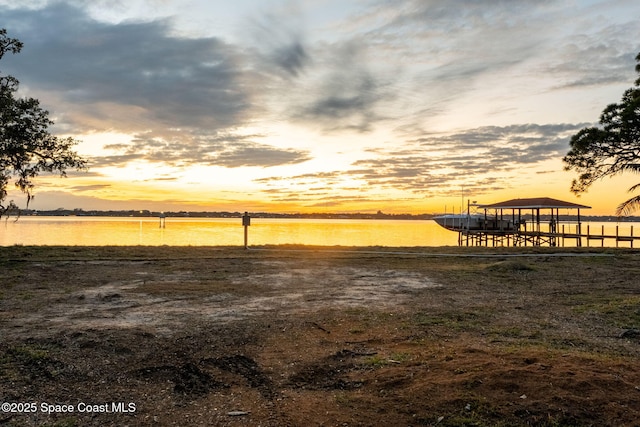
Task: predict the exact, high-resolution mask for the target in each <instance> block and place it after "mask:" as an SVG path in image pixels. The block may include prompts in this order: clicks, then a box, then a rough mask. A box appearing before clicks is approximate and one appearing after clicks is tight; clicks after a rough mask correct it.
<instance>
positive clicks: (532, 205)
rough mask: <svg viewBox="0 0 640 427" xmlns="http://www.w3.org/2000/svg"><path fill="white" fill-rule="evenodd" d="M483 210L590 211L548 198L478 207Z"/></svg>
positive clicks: (580, 206)
mask: <svg viewBox="0 0 640 427" xmlns="http://www.w3.org/2000/svg"><path fill="white" fill-rule="evenodd" d="M479 207H481V208H484V209H591V206H585V205H579V204H577V203H571V202H565V201H562V200H557V199H552V198H550V197H534V198H531V199H511V200H507V201H505V202H498V203H493V204H490V205H479Z"/></svg>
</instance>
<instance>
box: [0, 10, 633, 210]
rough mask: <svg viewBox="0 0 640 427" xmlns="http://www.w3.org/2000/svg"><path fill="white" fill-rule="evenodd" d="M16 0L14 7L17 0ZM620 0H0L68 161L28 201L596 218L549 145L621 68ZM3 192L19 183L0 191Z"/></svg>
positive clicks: (615, 85) (609, 188) (626, 57)
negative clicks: (483, 209)
mask: <svg viewBox="0 0 640 427" xmlns="http://www.w3.org/2000/svg"><path fill="white" fill-rule="evenodd" d="M16 3H19V5H16ZM639 18H640V1H637V0H574V1H567V0H557V1H554V0H546V1H541V0H501V1H498V0H299V1H293V0H291V1H280V0H278V1H276V0H233V1H222V0H126V1H124V0H122V1H118V0H67V1H47V0H34V1H30V0H21V1H20V2H16V1H15V0H0V28H6V29H7V32H8V35H9V36H10V37H15V38H18V39H20V40H21V41H22V42H23V43H24V49H23V50H22V52H21V53H19V54H18V55H7V56H5V57H4V58H3V59H2V61H1V62H0V71H1V72H2V74H11V75H13V76H15V77H17V78H18V79H19V80H20V95H22V96H31V97H35V98H38V99H39V100H40V101H41V104H42V105H43V106H44V107H45V108H46V109H47V110H49V111H50V113H51V117H52V118H53V120H54V121H55V122H56V125H55V127H54V128H53V129H52V131H53V132H54V133H56V134H57V135H60V136H72V137H74V138H76V139H78V140H79V141H81V142H80V144H79V145H78V146H77V149H78V151H79V152H80V153H81V154H82V155H84V156H85V157H87V158H88V159H89V163H90V168H89V170H88V171H86V172H72V173H70V174H69V176H68V177H67V178H65V179H61V178H58V177H52V176H44V177H41V178H40V179H39V180H38V182H37V188H36V193H35V194H36V198H35V199H34V201H33V202H32V204H31V205H30V207H32V208H34V209H55V208H61V207H64V208H68V209H71V208H82V209H85V210H89V209H149V210H164V211H169V210H171V211H179V210H211V211H213V210H230V211H245V210H247V211H270V212H327V211H331V212H358V211H359V212H371V211H373V212H375V211H377V210H382V211H383V212H386V213H393V212H396V213H399V212H410V213H434V212H441V211H443V210H444V209H445V207H446V209H447V210H448V211H451V210H452V209H453V208H455V209H456V210H458V209H459V207H460V205H461V198H462V194H463V193H464V195H465V197H468V198H469V199H471V200H475V201H478V202H483V203H493V202H498V201H502V200H506V199H510V198H515V197H542V196H548V197H555V198H558V199H562V200H567V201H574V202H577V203H581V204H585V205H589V206H592V207H593V209H592V210H591V211H589V212H588V213H589V214H613V213H614V211H615V207H616V205H617V204H618V203H619V202H621V201H622V200H625V199H627V198H628V197H629V195H628V193H627V191H626V190H627V188H628V187H630V186H631V185H633V184H636V183H637V182H639V181H640V177H638V176H637V175H636V176H633V175H630V176H623V177H619V178H616V179H606V180H604V181H602V182H600V183H598V184H597V185H595V186H593V187H592V188H591V189H590V190H589V192H588V193H586V194H584V195H583V196H582V197H580V198H576V197H575V196H574V195H573V194H571V193H570V192H569V187H570V184H571V180H572V179H573V178H574V177H575V173H571V172H565V171H563V164H562V157H563V156H564V155H565V154H566V153H567V151H568V150H569V139H570V137H571V135H573V134H575V133H576V132H577V131H578V130H579V129H581V128H582V127H585V126H590V125H593V124H595V123H596V122H597V121H598V118H599V115H600V113H601V111H602V110H603V108H604V107H605V106H606V105H607V104H610V103H613V102H618V101H619V100H620V97H621V95H622V93H623V92H624V90H625V89H627V88H629V87H631V86H632V85H633V81H634V80H635V79H636V78H637V75H636V73H635V71H634V66H635V60H634V58H635V56H636V54H637V53H638V52H640V43H639V42H640V25H638V19H639ZM11 198H13V199H14V200H15V201H16V202H17V203H18V204H19V205H21V206H24V204H25V203H26V201H25V197H24V196H23V195H21V194H20V193H17V192H13V193H12V194H11Z"/></svg>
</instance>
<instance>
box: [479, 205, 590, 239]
mask: <svg viewBox="0 0 640 427" xmlns="http://www.w3.org/2000/svg"><path fill="white" fill-rule="evenodd" d="M476 206H477V207H478V208H480V209H483V210H484V213H485V217H488V216H489V211H494V215H495V217H496V218H499V219H501V220H509V217H510V219H511V221H512V223H513V225H514V230H515V233H514V239H513V244H514V246H519V245H526V244H527V243H531V244H533V245H534V246H540V245H543V244H549V245H550V246H556V244H557V238H558V237H562V238H574V237H575V238H576V239H577V244H578V246H581V238H580V236H581V234H582V233H581V220H580V209H591V206H585V205H580V204H577V203H572V202H565V201H563V200H557V199H552V198H550V197H535V198H528V199H511V200H507V201H504V202H498V203H492V204H488V205H476ZM561 209H566V210H568V211H571V210H575V211H576V215H577V226H576V232H575V234H574V233H565V230H564V225H562V229H561V228H560V223H561V222H562V219H561V217H560V210H561ZM509 211H510V212H509ZM545 212H548V213H545ZM529 213H530V214H531V222H532V224H531V225H529V224H528V223H527V221H526V219H525V218H523V215H528V214H529ZM543 217H544V223H543V220H542V218H543Z"/></svg>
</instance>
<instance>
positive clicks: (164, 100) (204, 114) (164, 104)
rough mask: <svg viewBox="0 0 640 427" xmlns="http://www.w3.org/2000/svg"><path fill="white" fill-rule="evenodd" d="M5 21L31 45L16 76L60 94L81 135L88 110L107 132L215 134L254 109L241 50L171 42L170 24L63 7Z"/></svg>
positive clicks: (212, 42)
mask: <svg viewBox="0 0 640 427" xmlns="http://www.w3.org/2000/svg"><path fill="white" fill-rule="evenodd" d="M3 17H4V20H5V22H6V24H5V25H7V26H8V27H9V28H15V30H14V31H12V33H14V34H12V35H15V36H16V37H18V38H19V39H21V40H22V41H23V42H24V44H25V48H24V49H23V52H22V53H21V54H20V55H18V56H17V57H16V58H15V60H13V61H12V63H11V68H12V71H15V75H16V76H17V77H18V78H19V79H20V80H21V81H23V82H25V83H23V84H26V85H27V86H29V87H38V88H40V89H44V90H47V91H52V92H56V93H58V94H59V96H60V100H61V101H62V102H64V110H65V112H66V114H65V116H64V117H65V120H68V121H71V122H72V124H73V126H74V127H76V128H77V129H78V128H82V127H83V125H84V120H82V118H83V117H84V116H85V115H86V113H87V110H89V111H90V112H91V114H92V115H93V116H94V118H95V119H94V122H93V123H94V125H95V124H96V123H97V122H99V121H100V120H101V121H102V125H103V127H104V128H105V129H109V128H120V129H122V130H132V129H136V128H137V127H138V126H140V127H142V128H143V129H144V128H145V127H148V126H152V125H153V126H164V127H198V128H208V129H212V130H216V129H220V128H223V129H224V128H227V127H230V126H235V125H237V124H238V123H239V122H241V121H242V119H243V117H244V116H245V115H246V114H247V111H248V109H249V106H250V102H251V101H250V94H249V93H247V91H246V90H245V89H244V88H243V84H242V76H243V69H242V66H241V65H240V64H239V62H238V59H237V52H235V50H234V48H233V47H232V46H229V45H227V44H225V43H224V42H222V41H221V40H219V39H215V38H205V39H186V38H179V37H175V36H172V35H171V21H169V20H161V21H152V22H122V23H119V24H109V23H103V22H99V21H96V20H94V19H92V18H91V17H89V16H88V15H87V14H86V12H84V11H82V10H80V9H77V8H75V7H72V6H69V5H65V4H64V3H54V4H51V5H49V6H47V7H45V8H44V9H40V10H35V11H34V10H22V9H16V10H4V11H3ZM43 64H46V65H45V66H43ZM58 108H59V107H58ZM58 108H56V109H58ZM132 113H133V114H132Z"/></svg>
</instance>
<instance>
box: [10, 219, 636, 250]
mask: <svg viewBox="0 0 640 427" xmlns="http://www.w3.org/2000/svg"><path fill="white" fill-rule="evenodd" d="M241 224H242V223H241V220H240V218H229V219H226V218H225V219H223V218H167V219H166V227H165V228H160V227H159V220H158V218H110V217H98V218H91V217H21V218H20V219H19V220H18V221H14V219H9V220H5V219H2V220H1V222H0V245H1V246H8V245H16V244H20V245H79V246H83V245H88V246H106V245H150V246H158V245H170V246H178V245H185V246H188V245H190V246H210V245H214V246H216V245H220V246H227V245H232V246H235V245H238V246H241V245H243V244H244V231H243V227H242V225H241ZM616 225H617V224H616V223H590V228H591V232H592V233H593V234H596V233H599V232H600V231H601V227H602V226H604V227H605V232H606V233H607V234H609V233H611V234H615V227H616ZM631 225H635V231H634V234H636V235H638V234H640V224H637V223H636V224H633V223H620V224H619V232H620V234H621V235H622V234H625V235H629V233H630V227H631ZM567 227H569V226H567ZM573 227H575V225H574V226H573ZM584 230H585V224H583V231H584ZM567 231H569V229H567ZM457 238H458V235H457V233H454V232H451V231H447V230H445V229H443V228H442V227H440V226H438V225H437V224H436V223H435V222H433V221H430V220H425V221H402V220H398V221H394V220H346V219H345V220H319V219H318V220H311V219H260V218H252V225H251V226H250V227H249V245H266V244H307V245H327V246H334V245H342V246H455V245H457ZM574 245H575V241H574V242H571V241H567V242H566V246H574ZM583 245H585V243H583ZM591 245H592V246H600V242H599V241H592V242H591ZM638 245H640V241H639V242H637V244H636V246H638ZM605 246H615V241H613V240H610V241H606V242H605ZM620 246H621V247H629V243H623V242H621V243H620Z"/></svg>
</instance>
